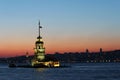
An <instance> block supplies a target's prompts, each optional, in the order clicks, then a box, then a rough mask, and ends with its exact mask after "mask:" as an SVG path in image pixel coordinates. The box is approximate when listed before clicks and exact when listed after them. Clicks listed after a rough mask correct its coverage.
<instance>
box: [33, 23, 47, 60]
mask: <svg viewBox="0 0 120 80" xmlns="http://www.w3.org/2000/svg"><path fill="white" fill-rule="evenodd" d="M38 26H39V35H38V37H37V41H36V42H35V48H34V52H35V59H36V60H37V61H43V60H44V59H45V48H44V46H43V45H44V42H43V40H42V37H41V34H40V29H41V28H42V26H40V21H39V23H38Z"/></svg>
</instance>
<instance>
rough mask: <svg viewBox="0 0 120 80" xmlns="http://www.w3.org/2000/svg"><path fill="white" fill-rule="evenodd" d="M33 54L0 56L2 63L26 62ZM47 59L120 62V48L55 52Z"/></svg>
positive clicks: (47, 55)
mask: <svg viewBox="0 0 120 80" xmlns="http://www.w3.org/2000/svg"><path fill="white" fill-rule="evenodd" d="M32 58H33V56H29V57H28V58H27V57H26V56H25V55H24V56H17V57H9V58H0V63H9V62H16V63H24V62H26V61H31V59H32ZM46 58H47V59H52V60H59V61H61V62H120V50H114V51H105V52H102V51H100V52H91V53H90V52H88V51H86V52H66V53H63V54H62V53H59V52H56V53H55V54H46Z"/></svg>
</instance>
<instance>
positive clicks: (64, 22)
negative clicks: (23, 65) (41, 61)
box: [0, 0, 120, 57]
mask: <svg viewBox="0 0 120 80" xmlns="http://www.w3.org/2000/svg"><path fill="white" fill-rule="evenodd" d="M39 20H40V21H41V25H42V26H43V28H42V36H43V40H44V42H45V45H44V46H45V47H46V53H54V52H61V53H63V52H83V51H85V50H86V49H89V51H90V52H93V51H99V48H103V51H107V50H115V49H120V0H0V57H8V56H19V55H24V54H25V53H26V51H28V52H29V54H33V53H34V51H33V48H34V43H35V41H36V37H37V36H38V21H39Z"/></svg>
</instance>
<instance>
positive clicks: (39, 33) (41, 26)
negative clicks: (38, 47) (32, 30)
mask: <svg viewBox="0 0 120 80" xmlns="http://www.w3.org/2000/svg"><path fill="white" fill-rule="evenodd" d="M38 26H39V37H41V36H40V28H42V26H40V20H39V22H38Z"/></svg>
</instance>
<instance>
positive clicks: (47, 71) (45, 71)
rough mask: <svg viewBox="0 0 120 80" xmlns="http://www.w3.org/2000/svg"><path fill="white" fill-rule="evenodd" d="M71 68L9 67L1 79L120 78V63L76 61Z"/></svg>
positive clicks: (2, 69) (1, 68) (0, 67)
mask: <svg viewBox="0 0 120 80" xmlns="http://www.w3.org/2000/svg"><path fill="white" fill-rule="evenodd" d="M69 65H71V67H69V68H39V69H35V68H8V67H7V65H5V64H0V80H120V63H74V64H69Z"/></svg>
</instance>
